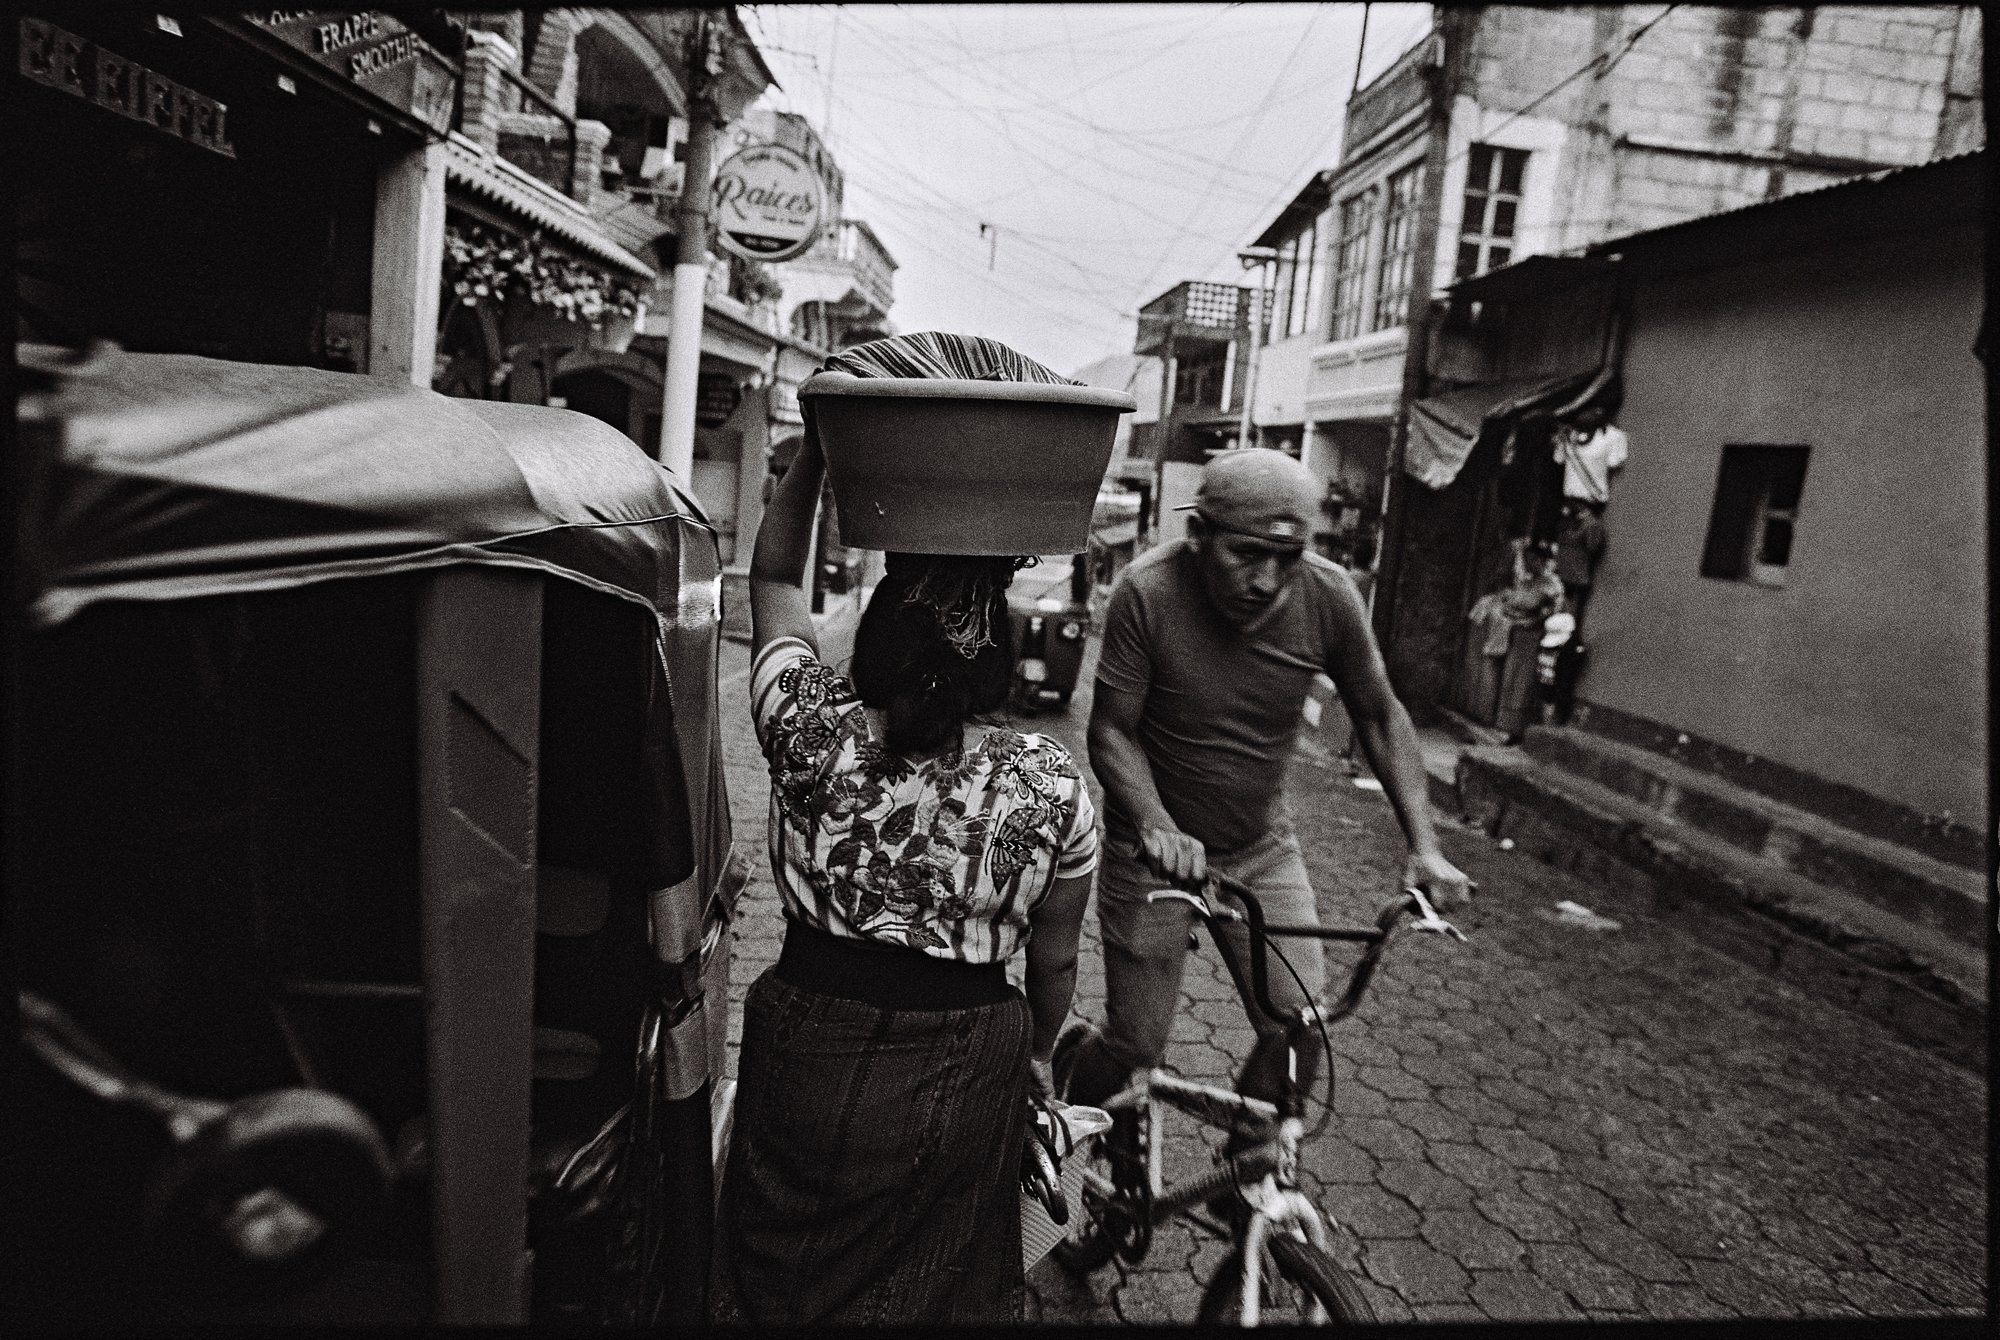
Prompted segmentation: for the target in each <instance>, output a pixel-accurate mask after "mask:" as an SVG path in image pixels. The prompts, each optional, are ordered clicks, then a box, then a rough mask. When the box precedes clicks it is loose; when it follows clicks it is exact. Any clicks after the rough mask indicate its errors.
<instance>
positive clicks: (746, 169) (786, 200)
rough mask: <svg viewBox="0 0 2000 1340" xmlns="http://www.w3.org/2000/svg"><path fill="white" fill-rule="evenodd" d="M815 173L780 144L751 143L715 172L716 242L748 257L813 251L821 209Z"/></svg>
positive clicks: (766, 257)
mask: <svg viewBox="0 0 2000 1340" xmlns="http://www.w3.org/2000/svg"><path fill="white" fill-rule="evenodd" d="M824 200H825V196H824V194H823V193H822V192H821V190H820V181H819V174H818V173H816V172H814V171H813V169H812V164H810V163H808V162H807V161H806V160H805V157H804V155H802V154H799V153H797V152H795V151H793V150H791V149H787V148H786V147H785V146H784V145H782V144H752V145H749V146H747V147H745V148H742V149H739V150H737V151H736V152H735V153H733V154H731V155H730V156H729V157H728V158H726V159H724V160H723V163H722V166H721V167H719V168H717V169H716V172H715V241H716V245H717V246H719V247H721V248H722V249H723V250H724V251H727V252H729V253H730V254H731V255H733V256H741V257H742V258H743V259H744V260H747V261H788V260H791V259H792V258H793V257H794V256H802V255H804V254H805V253H806V252H807V251H810V250H811V249H812V244H813V243H814V242H815V241H817V240H818V238H819V233H820V224H821V221H822V215H823V213H824V210H825V204H824Z"/></svg>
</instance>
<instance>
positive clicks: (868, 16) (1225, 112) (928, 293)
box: [741, 3, 1430, 373]
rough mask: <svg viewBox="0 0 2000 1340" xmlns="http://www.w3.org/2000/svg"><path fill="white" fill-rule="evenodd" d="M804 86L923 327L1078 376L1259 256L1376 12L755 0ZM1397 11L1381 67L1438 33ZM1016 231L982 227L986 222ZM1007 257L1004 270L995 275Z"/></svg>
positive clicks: (764, 25) (904, 327) (1373, 52)
mask: <svg viewBox="0 0 2000 1340" xmlns="http://www.w3.org/2000/svg"><path fill="white" fill-rule="evenodd" d="M741 12H742V13H743V14H744V16H745V19H746V22H747V24H748V26H749V29H750V32H751V34H752V36H754V37H755V38H756V39H757V42H758V45H759V48H760V49H761V50H762V51H763V53H764V58H765V60H766V61H767V62H768V63H769V64H770V66H771V69H772V71H773V72H774V73H775V74H776V75H777V77H778V82H779V83H780V84H781V85H782V91H773V92H772V93H770V94H769V95H767V96H768V98H769V99H770V101H771V102H772V103H774V104H775V105H776V106H778V107H780V108H782V109H784V110H786V111H792V112H798V113H801V114H803V115H804V116H805V117H806V118H807V119H808V120H810V121H811V122H812V123H813V125H814V126H815V127H816V128H817V129H818V130H819V132H820V134H821V136H822V137H823V138H824V139H825V140H826V141H827V143H828V145H829V147H830V148H831V149H832V151H833V155H834V158H835V159H836V161H838V162H839V164H840V167H841V170H842V171H843V172H844V173H845V174H846V177H847V208H846V212H847V215H848V217H850V218H856V219H861V220H864V221H865V222H867V224H868V225H869V226H870V227H871V228H873V229H874V230H875V233H876V235H877V236H879V237H880V238H881V239H882V241H883V243H884V244H885V245H886V246H887V247H888V248H889V251H890V254H891V255H893V256H894V257H895V258H896V261H897V263H898V265H899V267H900V268H899V269H898V270H897V272H896V305H895V308H894V310H893V311H892V312H891V313H890V319H891V320H892V321H893V322H894V323H895V325H896V328H897V329H898V330H901V331H918V330H954V331H961V332H965V333H968V334H978V335H988V336H991V337H993V338H995V339H998V340H1001V341H1003V342H1005V343H1007V344H1009V345H1012V346H1013V347H1014V348H1016V349H1018V350H1020V351H1021V352H1022V353H1024V354H1026V355H1028V356H1029V357H1030V358H1034V359H1037V360H1039V361H1041V362H1043V363H1046V364H1047V365H1049V366H1050V367H1052V368H1054V369H1056V370H1057V371H1059V372H1064V373H1073V372H1075V371H1077V370H1078V369H1080V368H1082V367H1083V366H1085V365H1086V364H1089V363H1091V362H1094V361H1096V360H1097V359H1099V358H1102V357H1104V356H1105V355H1107V354H1117V353H1129V352H1131V348H1132V336H1133V326H1134V317H1135V314H1136V312H1137V310H1138V308H1139V306H1140V305H1141V304H1143V303H1145V302H1146V301H1148V300H1149V299H1151V298H1154V297H1156V296H1158V295H1159V294H1160V293H1162V292H1164V291H1165V290H1167V289H1168V288H1171V287H1172V286H1173V285H1175V284H1177V283H1179V282H1180V281H1182V280H1184V279H1218V280H1223V281H1227V282H1241V281H1242V280H1243V277H1244V272H1243V269H1242V267H1241V265H1240V264H1239V263H1238V262H1237V260H1236V251H1237V249H1238V248H1239V247H1243V246H1246V245H1248V244H1249V243H1250V242H1251V241H1252V240H1254V239H1255V238H1256V236H1257V235H1258V234H1259V233H1261V232H1262V231H1263V230H1264V228H1265V227H1266V226H1267V225H1268V224H1269V223H1270V222H1271V221H1272V220H1273V219H1274V218H1276V216H1277V214H1278V211H1279V210H1281V209H1282V208H1283V207H1284V206H1285V204H1286V203H1287V202H1289V201H1290V200H1291V198H1292V197H1293V196H1294V195H1296V194H1297V193H1298V191H1299V189H1300V188H1301V187H1303V186H1304V185H1305V184H1306V182H1308V181H1309V180H1311V178H1312V175H1313V173H1314V172H1316V171H1318V170H1319V169H1321V168H1325V167H1331V166H1332V165H1333V162H1334V157H1335V155H1336V154H1338V153H1339V150H1340V125H1341V112H1342V108H1343V107H1344V105H1345V103H1346V101H1347V95H1348V92H1349V89H1350V88H1351V87H1352V85H1353V82H1354V72H1355V55H1356V47H1357V44H1358V39H1359V37H1360V33H1361V18H1362V6H1361V5H1359V4H1305V3H1289V4H1234V5H1230V4H1167V5H1161V4H1054V5H928V4H925V5H746V6H743V7H742V9H741ZM1429 21H1430V6H1429V5H1415V4H1378V5H1374V6H1372V7H1371V8H1370V11H1369V16H1368V38H1367V50H1366V52H1365V56H1364V59H1363V62H1362V66H1361V75H1362V79H1363V81H1364V82H1365V81H1366V80H1368V79H1370V78H1372V77H1373V76H1374V75H1375V74H1377V73H1378V72H1380V71H1381V70H1382V69H1384V68H1386V67H1387V66H1388V65H1389V63H1390V62H1391V61H1392V60H1394V59H1395V57H1396V56H1397V55H1398V54H1399V53H1401V52H1402V51H1403V50H1405V49H1406V48H1407V47H1408V46H1409V45H1410V44H1411V43H1412V42H1414V41H1415V40H1416V39H1417V37H1418V36H1419V35H1420V34H1422V33H1423V32H1424V31H1425V30H1426V29H1427V27H1428V25H1429ZM981 223H988V224H991V225H993V226H994V227H995V228H997V229H998V240H997V242H995V240H994V239H993V237H992V236H991V235H989V236H985V237H982V236H981V235H980V228H979V225H980V224H981ZM989 266H990V268H989Z"/></svg>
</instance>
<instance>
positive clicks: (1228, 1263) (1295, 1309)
mask: <svg viewBox="0 0 2000 1340" xmlns="http://www.w3.org/2000/svg"><path fill="white" fill-rule="evenodd" d="M1264 1245H1265V1247H1266V1248H1267V1249H1268V1251H1269V1259H1268V1260H1266V1261H1265V1262H1264V1263H1263V1268H1262V1270H1261V1271H1260V1272H1259V1274H1260V1278H1259V1281H1258V1297H1259V1300H1260V1301H1259V1305H1258V1318H1257V1324H1258V1325H1260V1326H1301V1325H1303V1326H1329V1325H1331V1326H1347V1325H1359V1324H1361V1323H1365V1322H1372V1321H1374V1320H1375V1309H1374V1307H1373V1306H1371V1305H1370V1304H1369V1302H1368V1298H1367V1296H1366V1295H1365V1294H1363V1293H1362V1292H1361V1286H1359V1285H1358V1284H1356V1283H1355V1282H1354V1281H1353V1280H1352V1279H1350V1278H1348V1275H1347V1272H1346V1271H1345V1270H1342V1269H1341V1268H1340V1266H1339V1264H1338V1263H1336V1262H1335V1261H1334V1259H1333V1258H1332V1257H1330V1256H1328V1255H1327V1254H1326V1253H1325V1252H1323V1251H1321V1250H1320V1249H1319V1248H1317V1247H1315V1246H1313V1245H1312V1244H1311V1243H1306V1242H1300V1241H1299V1240H1298V1239H1296V1238H1292V1237H1286V1236H1283V1235H1279V1236H1274V1237H1271V1238H1267V1239H1265V1243H1264ZM1198 1316H1199V1318H1200V1321H1201V1324H1202V1325H1204V1326H1241V1325H1243V1249H1242V1248H1241V1247H1240V1246H1239V1247H1237V1248H1236V1249H1235V1250H1234V1251H1232V1252H1230V1253H1229V1255H1228V1256H1227V1257H1225V1258H1224V1259H1223V1262H1222V1264H1221V1265H1219V1266H1217V1267H1216V1269H1215V1274H1213V1275H1211V1276H1210V1277H1209V1281H1208V1288H1207V1289H1206V1290H1205V1291H1204V1292H1203V1293H1202V1296H1201V1311H1200V1312H1199V1314H1198Z"/></svg>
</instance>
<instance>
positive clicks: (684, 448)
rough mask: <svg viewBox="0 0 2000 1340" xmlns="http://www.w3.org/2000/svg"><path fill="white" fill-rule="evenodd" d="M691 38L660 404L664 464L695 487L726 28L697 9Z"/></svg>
mask: <svg viewBox="0 0 2000 1340" xmlns="http://www.w3.org/2000/svg"><path fill="white" fill-rule="evenodd" d="M692 17H693V23H692V29H691V33H690V36H689V40H688V58H687V72H688V73H687V79H688V105H687V112H688V137H687V173H686V175H685V176H683V177H682V178H681V202H680V210H679V229H680V232H679V236H677V237H676V238H675V239H674V299H673V306H672V308H671V309H669V315H668V319H667V371H666V387H665V389H664V391H663V392H662V394H661V404H660V464H662V465H664V466H666V467H667V468H668V469H669V470H671V471H673V472H674V474H675V475H677V476H678V477H679V478H680V481H681V483H682V485H683V486H691V485H692V481H693V474H694V409H695V388H696V385H697V383H698V382H699V381H700V377H701V322H702V310H703V305H704V299H705V298H706V296H707V289H708V234H709V229H710V227H711V225H712V220H711V218H710V211H711V209H712V208H713V203H714V202H713V196H714V191H713V189H712V188H711V186H710V183H709V178H710V177H711V176H713V175H714V173H715V137H716V131H717V130H718V129H719V128H720V121H721V117H720V116H719V115H718V114H717V112H716V108H715V102H714V99H713V96H712V95H711V93H710V88H711V83H712V80H713V79H714V77H715V76H716V75H717V74H719V73H721V70H722V59H721V34H720V33H719V32H718V30H717V29H716V27H715V25H714V24H713V23H712V21H711V20H710V18H709V15H708V13H707V11H705V10H700V9H697V10H695V11H694V13H693V16H692Z"/></svg>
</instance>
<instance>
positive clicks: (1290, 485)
mask: <svg viewBox="0 0 2000 1340" xmlns="http://www.w3.org/2000/svg"><path fill="white" fill-rule="evenodd" d="M1175 510H1177V511H1182V512H1186V511H1192V512H1193V513H1194V514H1195V515H1196V516H1199V517H1200V518H1201V519H1202V520H1204V521H1206V522H1208V523H1209V524H1210V525H1211V526H1215V527H1218V528H1219V529H1222V530H1227V531H1233V532H1235V533H1236V534H1238V535H1248V536H1251V537H1252V538H1254V539H1259V540H1271V541H1274V542H1276V543H1278V544H1304V543H1305V542H1306V540H1307V539H1308V538H1309V537H1310V536H1311V534H1312V518H1313V515H1314V513H1316V512H1317V511H1318V510H1319V481H1318V480H1317V479H1316V478H1315V477H1314V475H1313V473H1312V471H1310V470H1308V469H1306V468H1305V467H1304V466H1303V465H1300V464H1299V463H1298V462H1297V461H1295V460H1293V459H1292V458H1291V457H1290V456H1287V455H1286V454H1285V453H1284V452H1282V451H1273V450H1271V449H1270V448H1269V447H1240V448H1237V449H1236V450H1234V451H1225V452H1223V453H1222V454H1221V455H1219V456H1216V457H1215V458H1214V459H1213V460H1211V461H1209V463H1208V465H1207V467H1206V468H1205V469H1204V470H1203V471H1202V472H1201V486H1200V487H1199V488H1198V489H1196V490H1195V495H1194V501H1193V502H1191V503H1187V504H1184V505H1183V506H1181V507H1179V508H1177V509H1175Z"/></svg>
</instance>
